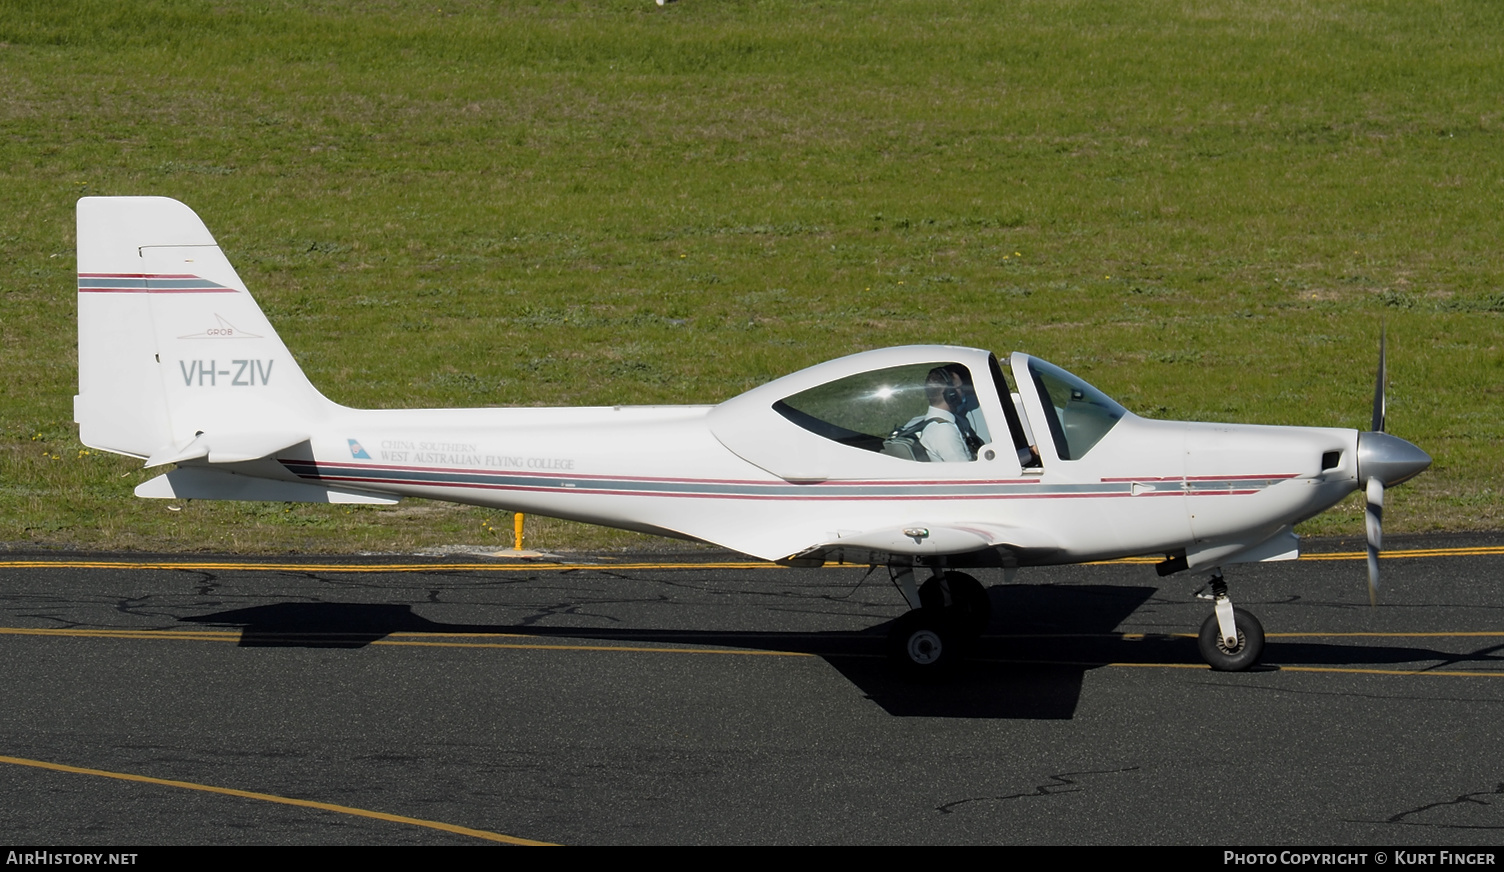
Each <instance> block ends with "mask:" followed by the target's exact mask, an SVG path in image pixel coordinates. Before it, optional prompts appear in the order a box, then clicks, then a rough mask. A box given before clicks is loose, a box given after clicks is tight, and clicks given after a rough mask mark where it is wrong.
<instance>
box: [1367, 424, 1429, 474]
mask: <svg viewBox="0 0 1504 872" xmlns="http://www.w3.org/2000/svg"><path fill="white" fill-rule="evenodd" d="M1430 465H1431V455H1429V454H1427V453H1426V452H1424V451H1422V450H1420V449H1419V448H1417V447H1415V446H1414V445H1412V444H1411V443H1409V442H1406V441H1405V440H1403V439H1401V438H1399V437H1398V436H1390V435H1389V434H1388V433H1376V432H1368V433H1359V434H1358V480H1359V481H1367V480H1368V479H1370V478H1376V479H1378V480H1379V481H1382V482H1383V483H1384V487H1393V486H1394V485H1397V484H1399V483H1400V482H1402V481H1409V480H1410V479H1412V478H1414V477H1415V476H1417V475H1419V474H1420V472H1421V470H1423V469H1425V468H1426V467H1428V466H1430Z"/></svg>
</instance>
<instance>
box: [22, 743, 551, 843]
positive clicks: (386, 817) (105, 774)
mask: <svg viewBox="0 0 1504 872" xmlns="http://www.w3.org/2000/svg"><path fill="white" fill-rule="evenodd" d="M0 763H9V764H11V765H13V766H30V767H32V768H34V769H48V770H51V771H53V772H68V773H71V774H74V775H94V776H98V777H100V778H114V779H116V780H118V781H134V782H137V783H140V784H156V785H159V786H162V787H177V788H181V789H183V790H198V791H202V792H204V793H217V794H220V795H221V796H236V797H240V798H241V799H256V800H260V801H262V802H275V803H279V804H281V805H295V806H300V807H302V808H316V809H319V810H320V811H332V812H337V813H339V814H347V815H353V816H355V817H363V818H371V819H373V820H379V821H388V822H390V823H395V824H410V825H412V826H415V827H427V828H429V829H431V830H443V831H444V832H446V833H456V834H458V835H461V836H472V837H474V838H477V839H485V840H486V841H489V842H501V843H503V844H507V845H552V844H553V843H552V842H538V841H534V840H532V839H519V838H517V837H516V836H507V835H503V834H501V833H493V832H491V831H490V830H477V829H473V828H471V827H462V826H458V825H456V824H446V823H444V822H443V821H430V820H424V819H423V818H414V817H407V816H406V815H400V814H387V813H386V812H384V811H371V810H370V809H365V808H353V807H351V806H348V805H335V804H334V803H331V802H315V801H314V800H311V799H293V798H292V797H290V796H277V795H276V794H273V793H257V792H255V791H253V790H237V789H235V788H233V787H215V786H214V785H212V784H199V783H197V782H193V781H176V780H173V779H170V778H152V777H151V776H149V775H132V774H131V773H129V772H111V771H110V770H108V769H87V768H84V767H82V766H65V765H63V764H62V763H49V762H47V761H45V760H28V759H27V758H25V757H5V756H0Z"/></svg>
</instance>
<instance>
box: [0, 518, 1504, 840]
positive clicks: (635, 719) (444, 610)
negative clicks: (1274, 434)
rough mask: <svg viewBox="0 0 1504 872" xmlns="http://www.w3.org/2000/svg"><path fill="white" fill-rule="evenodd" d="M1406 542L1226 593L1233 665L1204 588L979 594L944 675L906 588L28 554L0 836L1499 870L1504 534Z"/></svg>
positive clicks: (1310, 562)
mask: <svg viewBox="0 0 1504 872" xmlns="http://www.w3.org/2000/svg"><path fill="white" fill-rule="evenodd" d="M1387 544H1389V546H1390V548H1391V554H1392V555H1393V556H1391V557H1388V558H1386V559H1385V560H1384V561H1383V568H1384V573H1385V577H1384V590H1383V593H1382V601H1381V603H1380V605H1379V606H1378V607H1377V608H1370V607H1369V605H1368V597H1367V594H1366V592H1365V583H1364V577H1365V570H1364V565H1363V562H1362V560H1361V559H1360V558H1359V559H1353V557H1354V555H1352V554H1347V556H1343V553H1344V552H1353V551H1356V550H1357V549H1359V548H1361V544H1359V543H1354V542H1346V543H1341V542H1324V543H1322V542H1318V543H1308V556H1307V557H1305V558H1303V559H1301V560H1300V561H1298V562H1293V563H1284V564H1268V565H1256V566H1247V567H1242V566H1240V567H1234V568H1233V569H1231V570H1229V572H1228V581H1229V583H1230V586H1231V592H1232V596H1233V599H1234V601H1235V602H1236V603H1237V604H1238V605H1239V606H1240V607H1243V608H1246V609H1248V610H1250V611H1252V612H1253V613H1254V614H1256V615H1257V616H1258V617H1259V618H1260V619H1261V620H1262V622H1263V624H1264V626H1265V628H1266V630H1267V631H1268V633H1269V638H1268V646H1267V648H1266V650H1265V654H1264V659H1263V665H1262V667H1261V668H1259V669H1258V670H1256V671H1252V672H1247V673H1238V674H1228V673H1216V672H1212V671H1210V670H1209V669H1207V668H1206V667H1205V666H1204V665H1202V663H1201V661H1200V658H1199V656H1198V654H1197V652H1196V644H1195V641H1194V639H1193V638H1191V637H1190V635H1189V634H1194V633H1195V632H1196V630H1197V628H1198V627H1199V626H1200V624H1201V622H1202V620H1203V619H1204V618H1205V617H1206V615H1207V614H1209V613H1210V607H1209V606H1208V605H1207V604H1206V603H1204V602H1200V601H1197V600H1196V599H1194V598H1193V597H1192V596H1191V593H1192V592H1193V591H1194V589H1195V588H1196V587H1197V586H1198V584H1199V581H1198V580H1197V579H1194V578H1189V577H1186V576H1185V575H1180V576H1173V577H1171V578H1168V579H1161V578H1159V577H1158V576H1156V575H1155V573H1154V571H1153V569H1152V568H1151V567H1149V566H1146V565H1125V564H1112V565H1100V566H1084V567H1068V568H1052V569H1037V570H1025V571H1023V572H1022V573H1020V575H1019V576H1018V578H1017V579H1016V580H1015V582H1014V583H1012V584H1009V585H1003V584H1002V578H1001V573H1000V572H996V571H984V572H979V573H977V575H978V576H979V577H980V578H981V579H982V581H983V582H984V583H986V584H988V585H992V587H991V589H990V595H991V597H992V602H993V607H994V620H993V622H992V625H991V627H990V628H989V630H988V632H987V634H986V636H985V637H984V638H983V640H982V642H981V643H980V645H979V648H978V651H977V652H976V656H975V657H973V659H971V660H970V661H968V662H967V663H965V664H964V665H963V666H962V667H961V668H960V669H958V670H957V671H956V673H955V674H954V675H953V676H952V677H950V678H949V679H948V680H946V681H944V682H942V683H940V684H938V685H934V686H930V685H923V684H916V683H913V682H912V681H909V680H906V679H904V678H903V677H902V676H900V675H897V674H895V673H894V672H893V671H892V670H891V669H890V668H889V666H888V665H887V663H886V662H885V660H884V658H883V650H884V633H885V631H886V628H887V626H888V625H889V624H890V623H891V622H892V621H893V620H894V619H895V618H897V617H898V616H899V615H900V614H902V612H903V611H904V606H903V604H902V600H901V599H900V597H899V596H898V594H897V593H896V592H895V591H894V590H893V588H892V586H891V585H890V584H889V583H888V580H887V576H886V573H884V572H882V571H878V572H875V573H871V574H868V573H867V571H866V570H865V569H861V568H824V569H781V568H771V567H767V566H766V565H757V564H753V563H751V562H750V561H744V560H743V559H742V558H738V557H735V556H733V555H723V554H716V555H705V554H695V555H688V556H685V555H677V556H672V557H668V558H665V557H663V556H661V555H659V556H648V555H637V556H632V555H609V556H593V557H589V558H580V557H576V558H571V559H570V563H571V565H572V567H573V568H571V567H570V566H559V565H554V564H551V563H548V562H534V563H528V564H518V563H515V562H511V563H509V562H504V561H484V560H479V559H472V558H464V559H447V560H426V561H424V560H410V559H402V560H398V559H391V558H355V559H350V560H340V561H334V560H307V561H304V560H291V559H282V560H279V561H251V562H247V561H245V560H243V559H240V558H212V557H210V558H205V557H196V556H194V557H163V558H158V559H143V558H139V557H123V556H107V555H96V556H77V555H64V556H59V555H30V556H28V555H19V554H11V555H7V556H5V557H4V558H0V579H3V582H0V609H3V614H0V657H3V664H4V666H3V669H0V839H3V840H4V841H6V842H9V843H12V844H18V845H19V844H33V845H49V844H51V845H70V846H86V845H98V846H109V845H153V844H299V845H310V844H321V845H322V844H329V845H346V844H354V845H370V844H392V845H413V844H471V845H475V844H487V843H492V842H497V841H503V842H504V841H540V842H550V843H561V844H642V843H654V844H663V843H673V844H688V843H715V844H770V843H772V844H789V843H795V844H805V843H810V844H836V843H861V844H882V843H915V844H930V843H934V844H969V843H979V844H992V843H1006V844H1035V843H1042V844H1102V843H1106V844H1196V845H1199V844H1210V845H1226V846H1239V845H1242V846H1254V845H1280V844H1301V845H1364V844H1370V845H1372V844H1382V845H1396V844H1401V845H1438V846H1466V845H1495V844H1498V842H1499V840H1500V835H1501V833H1504V752H1501V750H1500V742H1499V739H1500V736H1501V733H1504V727H1501V721H1504V653H1501V652H1504V585H1501V583H1500V574H1501V570H1504V536H1445V537H1417V538H1401V537H1391V541H1390V542H1389V543H1387ZM1312 552H1337V554H1336V555H1333V554H1331V553H1327V554H1322V553H1312ZM1324 558H1325V559H1324Z"/></svg>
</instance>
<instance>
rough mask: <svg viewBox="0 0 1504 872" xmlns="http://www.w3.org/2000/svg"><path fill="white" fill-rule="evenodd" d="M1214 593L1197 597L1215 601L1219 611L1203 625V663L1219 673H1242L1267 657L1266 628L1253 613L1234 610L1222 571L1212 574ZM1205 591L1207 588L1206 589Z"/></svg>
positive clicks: (1213, 613) (1200, 636) (1210, 616)
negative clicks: (1265, 651)
mask: <svg viewBox="0 0 1504 872" xmlns="http://www.w3.org/2000/svg"><path fill="white" fill-rule="evenodd" d="M1208 586H1209V587H1210V588H1211V593H1210V594H1207V593H1200V592H1198V593H1197V596H1199V597H1200V598H1202V599H1209V600H1211V601H1212V604H1213V606H1214V607H1215V610H1214V611H1213V612H1212V614H1210V615H1208V616H1207V618H1206V620H1205V621H1203V622H1202V624H1201V633H1200V635H1199V636H1198V637H1197V647H1198V648H1200V650H1201V659H1203V660H1205V661H1206V662H1207V665H1209V666H1211V668H1213V669H1215V670H1217V671H1218V672H1241V671H1243V670H1245V669H1248V668H1249V667H1251V666H1253V665H1254V664H1256V663H1258V662H1259V657H1260V656H1261V655H1262V654H1263V653H1264V625H1263V624H1260V623H1259V619H1258V618H1255V617H1254V616H1253V615H1252V614H1250V613H1249V612H1246V611H1244V610H1242V609H1239V608H1234V607H1233V604H1232V600H1231V599H1230V598H1229V597H1228V596H1227V579H1225V578H1223V577H1222V570H1221V569H1217V570H1214V571H1213V572H1212V580H1211V583H1210V585H1208ZM1203 590H1205V588H1203Z"/></svg>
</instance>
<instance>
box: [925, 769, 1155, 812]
mask: <svg viewBox="0 0 1504 872" xmlns="http://www.w3.org/2000/svg"><path fill="white" fill-rule="evenodd" d="M1138 768H1139V767H1137V766H1128V767H1126V768H1123V769H1087V770H1083V771H1080V772H1062V773H1060V774H1058V775H1051V776H1049V779H1050V780H1049V782H1046V783H1044V784H1041V785H1038V786H1036V787H1035V788H1034V789H1033V790H1031V791H1029V792H1027V793H1010V794H1005V795H1001V796H972V797H968V798H966V799H958V800H955V801H954V802H947V803H945V804H944V805H939V806H936V807H935V810H936V811H938V812H940V813H941V814H954V813H955V809H956V807H957V806H962V805H965V804H967V803H969V802H999V801H1003V800H1009V799H1026V798H1028V797H1031V796H1058V795H1060V794H1063V793H1080V792H1081V784H1080V782H1079V781H1073V780H1072V779H1073V778H1079V777H1080V776H1083V775H1121V774H1123V773H1125V772H1136V771H1138Z"/></svg>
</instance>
